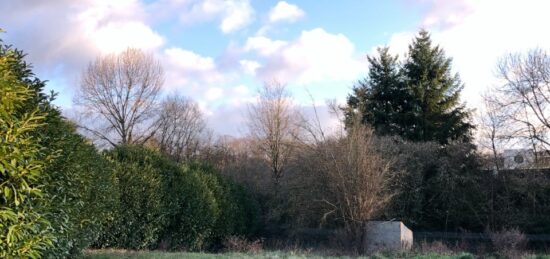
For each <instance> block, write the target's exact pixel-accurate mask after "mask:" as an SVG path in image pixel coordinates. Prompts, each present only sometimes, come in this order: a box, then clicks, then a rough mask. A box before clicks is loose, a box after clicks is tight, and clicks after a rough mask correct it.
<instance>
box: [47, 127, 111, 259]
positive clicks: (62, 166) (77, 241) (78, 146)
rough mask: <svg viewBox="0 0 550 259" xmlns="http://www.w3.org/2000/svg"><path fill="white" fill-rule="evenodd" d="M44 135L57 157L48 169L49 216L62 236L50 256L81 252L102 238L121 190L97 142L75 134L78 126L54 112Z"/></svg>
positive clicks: (55, 229)
mask: <svg viewBox="0 0 550 259" xmlns="http://www.w3.org/2000/svg"><path fill="white" fill-rule="evenodd" d="M42 134H43V135H45V136H48V138H47V139H46V138H44V140H45V144H47V145H48V147H49V148H50V149H51V150H56V151H57V154H58V156H57V158H56V159H55V160H54V161H52V163H51V164H49V165H48V166H47V167H46V168H45V170H46V171H47V172H48V174H47V178H46V179H47V180H46V181H47V182H48V183H49V184H48V185H46V186H45V187H44V192H45V193H48V194H49V197H50V198H49V202H48V204H47V209H48V215H47V218H48V219H49V220H50V222H51V223H52V228H53V230H54V233H55V235H56V236H57V239H56V243H55V248H54V249H50V250H49V251H48V252H49V255H51V256H54V255H55V256H56V257H66V256H69V255H78V254H80V252H81V250H82V249H84V248H86V247H88V246H89V245H90V243H92V242H93V241H95V240H96V239H97V238H98V235H99V233H100V232H101V226H102V225H103V224H104V222H105V221H106V220H107V219H108V218H110V217H113V213H114V208H116V207H115V206H116V203H115V201H116V198H117V196H118V193H117V190H116V189H115V188H114V187H115V186H114V182H113V180H114V179H113V177H112V176H113V175H112V166H111V164H110V163H109V162H108V161H107V160H106V159H105V158H104V157H103V156H101V155H100V154H99V153H98V152H97V150H96V149H95V147H94V146H93V145H91V144H90V143H88V141H86V140H85V139H84V138H83V137H82V136H80V135H78V134H76V129H75V126H74V125H72V124H71V123H69V122H67V121H65V120H63V119H61V118H60V117H52V118H49V119H48V124H47V125H46V126H45V127H44V130H43V131H42Z"/></svg>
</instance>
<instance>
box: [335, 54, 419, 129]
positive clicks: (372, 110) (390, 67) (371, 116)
mask: <svg viewBox="0 0 550 259" xmlns="http://www.w3.org/2000/svg"><path fill="white" fill-rule="evenodd" d="M378 55H379V56H378V57H374V56H368V57H367V59H368V62H369V67H370V70H369V75H368V77H367V78H366V79H364V80H361V81H359V83H358V85H356V86H355V87H354V88H353V94H352V95H350V96H348V101H347V104H348V106H347V109H346V111H345V112H346V124H347V125H351V123H352V120H354V119H356V117H355V116H359V117H360V118H359V119H360V120H361V122H362V123H364V124H369V125H371V126H373V128H374V129H375V131H376V133H377V134H379V135H403V134H404V129H405V128H406V118H405V112H406V111H407V110H408V106H407V100H408V99H410V95H409V93H408V90H407V89H406V88H405V87H404V84H403V77H402V74H401V72H400V65H399V62H398V61H397V58H398V57H397V56H392V55H391V54H390V53H389V48H388V47H384V48H379V49H378Z"/></svg>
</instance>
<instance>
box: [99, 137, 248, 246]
mask: <svg viewBox="0 0 550 259" xmlns="http://www.w3.org/2000/svg"><path fill="white" fill-rule="evenodd" d="M106 156H107V157H108V158H109V159H110V160H111V161H113V163H114V164H115V169H114V172H115V177H116V182H117V183H118V190H119V193H120V194H119V195H120V196H119V201H118V206H117V207H118V210H117V211H116V213H115V214H116V215H115V217H114V218H113V220H112V221H111V222H109V223H108V224H107V227H106V228H105V232H104V234H103V235H102V237H101V238H100V240H99V241H98V242H97V244H96V246H99V247H118V248H132V249H144V248H168V249H188V250H202V249H206V248H209V247H211V246H212V245H215V244H216V243H221V241H222V240H223V239H224V238H225V237H226V236H228V235H249V234H251V233H252V232H253V228H252V227H253V226H254V225H255V223H254V222H255V220H256V219H255V213H254V212H255V211H254V204H255V203H254V201H253V200H251V199H250V198H249V197H248V195H247V194H246V193H245V192H244V190H243V189H242V188H241V187H239V186H237V185H235V184H233V183H231V182H229V181H227V180H225V179H224V178H223V177H221V176H220V175H219V174H218V173H217V172H215V171H214V170H213V169H212V168H211V167H207V166H201V165H195V164H191V165H183V166H180V165H178V164H177V163H175V162H173V161H171V160H169V159H167V158H165V157H163V156H162V155H160V153H158V152H156V151H153V150H149V149H146V148H144V147H140V146H119V147H116V148H114V149H113V150H110V151H107V152H106Z"/></svg>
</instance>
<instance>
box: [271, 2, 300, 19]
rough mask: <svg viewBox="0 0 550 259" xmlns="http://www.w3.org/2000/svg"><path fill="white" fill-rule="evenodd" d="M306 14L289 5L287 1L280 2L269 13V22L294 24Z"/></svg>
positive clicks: (298, 8)
mask: <svg viewBox="0 0 550 259" xmlns="http://www.w3.org/2000/svg"><path fill="white" fill-rule="evenodd" d="M304 15H305V13H304V11H303V10H302V9H300V7H298V6H296V5H293V4H289V3H287V2H285V1H279V2H278V3H277V5H275V7H273V8H272V9H271V11H269V21H270V22H272V23H275V22H282V21H286V22H294V21H296V20H298V19H300V18H302V17H304Z"/></svg>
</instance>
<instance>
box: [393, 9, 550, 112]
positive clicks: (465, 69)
mask: <svg viewBox="0 0 550 259" xmlns="http://www.w3.org/2000/svg"><path fill="white" fill-rule="evenodd" d="M409 2H413V3H418V2H420V3H424V4H425V3H428V4H429V8H427V10H428V11H427V12H426V13H425V15H424V19H423V20H422V23H421V24H419V25H421V26H424V27H425V28H426V29H428V30H429V31H430V32H431V34H432V39H433V41H434V43H436V44H439V45H441V47H443V49H444V50H445V52H446V54H447V56H448V57H451V58H452V59H453V70H454V71H455V72H458V73H459V74H460V76H461V78H462V81H463V82H464V83H465V88H464V90H463V93H462V99H463V100H465V101H466V102H467V104H468V105H469V106H470V107H472V108H476V107H479V106H480V105H481V97H480V95H481V94H482V93H483V92H484V91H485V89H487V87H490V86H494V85H495V84H497V80H496V78H495V75H494V71H495V67H496V64H497V62H498V60H499V58H500V57H502V56H503V55H505V54H506V53H509V52H518V51H519V52H522V51H526V50H528V49H530V48H534V47H546V46H550V34H547V33H544V32H545V31H546V30H547V25H548V24H550V16H549V15H548V10H550V1H540V0H525V1H500V0H485V1H473V0H444V1H436V0H409ZM415 33H416V32H413V31H409V32H400V33H395V34H393V35H392V37H391V40H390V42H389V45H390V47H391V48H392V49H394V50H398V51H393V52H394V53H399V52H400V51H403V50H406V48H404V46H406V45H407V44H409V43H410V42H411V40H412V38H413V36H414V35H415ZM407 38H408V39H407ZM399 54H403V53H399Z"/></svg>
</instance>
